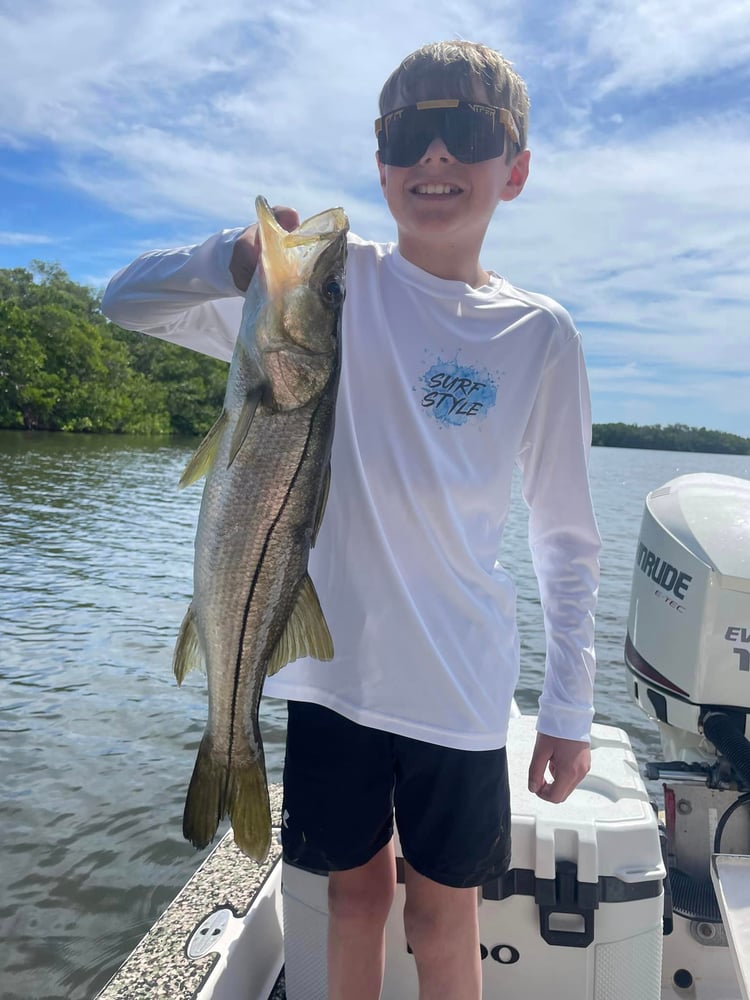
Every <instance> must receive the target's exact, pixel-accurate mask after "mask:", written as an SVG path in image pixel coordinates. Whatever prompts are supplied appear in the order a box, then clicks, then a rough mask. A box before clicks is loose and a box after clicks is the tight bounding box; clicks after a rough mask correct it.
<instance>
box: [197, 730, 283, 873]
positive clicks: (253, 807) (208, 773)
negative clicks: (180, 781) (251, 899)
mask: <svg viewBox="0 0 750 1000" xmlns="http://www.w3.org/2000/svg"><path fill="white" fill-rule="evenodd" d="M243 756H244V755H243ZM227 814H228V815H229V818H230V819H231V821H232V828H233V830H234V841H235V843H236V844H237V846H238V847H239V848H240V850H241V851H243V852H244V853H245V854H247V855H248V856H249V857H251V858H255V860H256V861H261V862H262V861H265V859H266V857H267V856H268V851H269V849H270V846H271V809H270V805H269V801H268V785H267V783H266V772H265V767H264V764H263V757H262V755H261V757H260V758H253V757H245V759H244V760H242V762H241V763H237V762H232V763H231V764H230V765H229V766H227V763H226V761H225V760H223V759H222V758H221V757H219V756H217V755H216V754H215V753H214V751H213V746H212V742H211V739H210V737H209V736H207V735H206V736H204V737H203V739H202V740H201V744H200V747H199V748H198V756H197V758H196V761H195V767H194V769H193V776H192V778H191V779H190V786H189V788H188V793H187V798H186V800H185V812H184V814H183V818H182V832H183V834H184V836H185V839H186V840H189V841H190V843H191V844H192V845H193V846H194V847H197V848H199V849H200V848H203V847H207V846H208V845H209V844H210V843H211V841H212V840H213V839H214V837H215V836H216V831H217V829H218V826H219V823H220V822H221V820H222V819H223V818H224V817H225V816H226V815H227Z"/></svg>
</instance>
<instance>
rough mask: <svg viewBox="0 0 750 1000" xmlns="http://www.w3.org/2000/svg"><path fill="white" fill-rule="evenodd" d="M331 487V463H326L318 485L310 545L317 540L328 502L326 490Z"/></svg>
mask: <svg viewBox="0 0 750 1000" xmlns="http://www.w3.org/2000/svg"><path fill="white" fill-rule="evenodd" d="M330 488H331V463H330V462H329V463H328V466H327V467H326V471H325V472H324V473H323V482H322V484H321V487H320V499H319V500H318V509H317V511H316V513H315V524H314V525H313V533H312V543H311V544H312V545H315V543H316V542H317V540H318V532H319V531H320V526H321V524H322V523H323V515H324V514H325V512H326V504H327V503H328V491H329V490H330Z"/></svg>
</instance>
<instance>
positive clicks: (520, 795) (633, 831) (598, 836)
mask: <svg viewBox="0 0 750 1000" xmlns="http://www.w3.org/2000/svg"><path fill="white" fill-rule="evenodd" d="M535 740H536V716H531V715H525V716H521V717H520V718H517V719H511V720H510V723H509V729H508V743H507V753H508V772H509V777H510V787H511V805H512V810H513V845H512V850H513V856H512V861H511V867H512V868H519V869H528V870H531V871H533V872H534V874H535V876H536V878H537V879H540V878H541V879H554V878H555V873H556V870H557V864H558V862H560V861H569V862H573V863H574V864H575V865H576V866H577V870H578V881H579V882H592V883H593V882H597V881H598V880H599V878H600V877H601V876H614V877H615V878H618V879H620V881H622V882H624V883H635V882H644V881H650V880H654V879H661V878H663V877H664V875H665V870H664V866H663V863H662V858H661V846H660V842H659V828H658V822H657V818H656V814H655V812H654V809H653V807H652V805H651V803H650V801H649V796H648V792H647V790H646V787H645V785H644V783H643V780H642V779H641V776H640V773H639V769H638V763H637V761H636V759H635V756H634V755H633V751H632V748H631V745H630V740H629V739H628V736H627V734H626V733H625V732H624V731H623V730H622V729H616V728H615V727H613V726H603V725H599V724H594V725H593V726H592V729H591V771H590V772H589V774H588V775H587V776H586V777H585V778H584V779H583V781H582V782H581V784H580V785H579V786H578V788H576V790H575V791H574V792H573V793H572V794H571V795H570V796H569V797H568V799H567V800H566V801H565V802H561V803H552V802H546V801H544V800H543V799H540V798H539V797H538V796H536V795H534V794H532V793H531V792H529V790H528V770H529V763H530V762H531V754H532V751H533V748H534V743H535Z"/></svg>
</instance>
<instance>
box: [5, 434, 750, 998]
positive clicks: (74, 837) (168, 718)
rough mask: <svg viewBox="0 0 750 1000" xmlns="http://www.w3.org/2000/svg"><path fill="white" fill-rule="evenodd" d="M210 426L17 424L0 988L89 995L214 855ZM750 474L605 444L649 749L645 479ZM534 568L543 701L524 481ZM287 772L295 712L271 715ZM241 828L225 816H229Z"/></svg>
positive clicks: (9, 567) (517, 558) (609, 574)
mask: <svg viewBox="0 0 750 1000" xmlns="http://www.w3.org/2000/svg"><path fill="white" fill-rule="evenodd" d="M194 446H195V442H194V441H184V442H177V443H175V442H172V441H170V442H164V441H154V440H153V439H135V438H127V439H124V438H119V437H117V438H116V437H83V436H68V435H45V434H33V435H28V434H22V433H7V432H6V433H0V470H1V471H0V551H2V560H1V561H0V733H1V734H2V735H1V736H0V794H1V796H2V812H1V813H0V835H1V841H0V843H1V844H2V850H1V852H0V877H1V878H0V885H2V892H1V893H0V997H2V1000H20V998H24V1000H29V998H34V1000H48V998H55V1000H57V998H66V1000H86V998H89V997H92V996H94V995H95V994H96V992H97V991H98V990H99V989H101V988H102V987H103V986H104V984H105V983H106V982H107V980H108V979H109V977H110V976H111V974H112V973H113V972H114V970H115V969H116V968H117V966H118V965H119V964H120V963H121V962H122V960H123V959H124V958H125V957H126V955H127V954H128V953H129V951H130V950H131V949H132V948H133V947H134V946H135V944H136V943H137V941H138V940H139V938H140V937H141V936H142V935H143V933H144V932H145V931H146V930H147V928H148V927H149V926H150V925H151V924H152V923H153V921H154V920H155V919H156V917H157V916H158V915H159V914H160V913H161V912H162V910H163V909H164V907H165V906H166V905H167V904H168V902H169V901H170V900H171V899H172V898H173V897H174V895H175V894H176V892H177V891H178V889H179V888H180V887H181V886H182V885H183V884H184V882H185V881H186V880H187V879H188V878H189V876H190V875H191V874H192V872H193V871H194V870H195V868H196V867H197V866H198V864H199V863H200V861H201V860H202V859H203V857H204V856H205V852H201V853H200V854H198V853H196V852H195V851H194V850H193V848H192V847H190V845H189V844H187V843H186V842H185V841H184V840H183V839H182V835H181V825H182V808H183V803H184V795H185V790H186V787H187V782H188V780H189V777H190V773H191V771H192V767H193V760H194V756H195V751H196V748H197V744H198V740H199V738H200V734H201V733H202V731H203V726H204V723H205V719H206V707H207V706H206V695H205V680H204V678H203V677H202V676H195V675H194V676H192V677H189V678H188V679H187V680H186V681H185V684H184V685H183V687H182V688H181V689H178V688H177V686H176V684H175V682H174V679H173V677H172V674H171V667H170V664H171V656H172V648H173V645H174V641H175V637H176V634H177V630H178V628H179V624H180V621H181V618H182V615H183V614H184V611H185V609H186V607H187V604H188V602H189V599H190V590H191V566H192V543H193V537H194V533H195V525H196V520H197V515H198V505H199V502H200V488H199V487H193V488H191V489H188V490H185V491H183V492H180V491H178V490H177V489H176V487H175V484H176V482H177V480H178V478H179V475H180V473H181V471H182V469H183V468H184V465H185V462H186V460H187V458H188V456H189V455H190V454H191V452H192V450H193V448H194ZM688 472H723V473H725V474H728V475H734V476H742V477H744V478H748V479H750V458H746V457H734V456H722V455H693V454H682V453H674V452H646V451H628V450H621V449H606V448H597V449H594V452H593V456H592V489H593V493H594V500H595V503H596V508H597V514H598V518H599V524H600V528H601V531H602V535H603V539H604V549H603V553H602V585H601V597H600V604H599V611H598V616H597V649H598V657H599V672H598V678H597V721H600V722H605V723H611V724H615V725H620V726H623V727H624V728H626V729H627V730H628V732H629V734H630V737H631V739H632V741H633V744H634V746H635V749H636V752H637V753H638V754H639V756H641V757H642V759H645V758H646V757H647V756H649V755H651V756H653V755H655V754H656V752H657V749H658V744H657V739H656V733H655V730H654V728H653V726H652V725H651V723H650V722H649V721H648V719H646V718H645V717H644V716H643V715H642V714H641V713H640V711H639V710H638V709H636V708H635V706H633V705H632V704H631V703H630V701H629V699H628V696H627V693H626V690H625V683H624V674H623V668H622V647H623V639H624V629H625V623H626V617H627V609H628V600H629V592H630V577H631V573H632V565H633V557H634V552H635V541H636V538H637V534H638V527H639V524H640V518H641V513H642V508H643V500H644V497H645V494H646V493H647V492H648V491H649V490H651V489H654V488H656V487H657V486H660V485H662V484H663V483H664V482H666V481H667V480H669V479H671V478H673V477H674V476H676V475H682V474H684V473H688ZM503 560H504V562H505V564H506V565H507V566H508V567H509V568H512V569H513V571H514V572H515V574H516V576H517V580H518V585H519V622H520V627H521V634H522V641H523V649H524V662H523V672H522V684H521V687H520V688H519V690H518V693H517V697H518V701H519V704H520V705H521V708H522V709H524V710H526V711H534V709H535V705H536V698H537V694H538V691H539V687H540V682H541V677H542V671H543V664H544V634H543V626H542V620H541V611H540V607H539V598H538V593H537V589H536V583H535V579H534V576H533V571H532V570H531V567H530V562H529V558H528V553H527V550H526V520H525V513H524V507H523V503H522V501H520V499H519V498H518V494H517V492H516V496H515V500H514V506H513V516H512V519H511V522H510V524H509V525H508V529H507V534H506V545H505V551H504V554H503ZM262 722H263V730H264V736H265V740H266V748H267V757H268V769H269V776H270V778H271V779H272V780H279V779H280V776H281V764H282V754H283V733H284V714H283V708H282V707H281V706H280V705H279V703H274V702H270V703H268V704H266V705H265V706H264V709H263V713H262ZM223 829H224V827H222V831H223Z"/></svg>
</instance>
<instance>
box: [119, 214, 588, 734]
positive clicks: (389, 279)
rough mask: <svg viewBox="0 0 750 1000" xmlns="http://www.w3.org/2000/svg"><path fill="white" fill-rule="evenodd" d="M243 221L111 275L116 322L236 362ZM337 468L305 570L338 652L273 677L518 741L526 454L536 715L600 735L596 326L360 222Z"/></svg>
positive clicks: (443, 729)
mask: <svg viewBox="0 0 750 1000" xmlns="http://www.w3.org/2000/svg"><path fill="white" fill-rule="evenodd" d="M240 232H241V230H228V231H225V232H223V233H220V234H218V235H217V236H214V237H212V238H211V239H209V240H208V241H207V242H206V243H204V244H202V245H200V246H198V247H185V248H181V249H178V250H171V251H157V252H154V253H150V254H145V255H144V256H143V257H141V258H139V259H138V260H136V261H135V262H134V263H133V264H131V265H130V266H129V267H127V268H125V269H124V270H123V271H120V272H119V273H118V274H117V275H116V276H115V277H114V278H113V279H112V281H111V282H110V285H109V287H108V289H107V291H106V294H105V297H104V301H103V305H102V309H103V312H104V313H105V315H107V316H109V318H110V319H112V320H114V321H115V322H116V323H118V324H119V325H120V326H123V327H127V328H129V329H134V330H140V331H142V332H144V333H148V334H152V335H154V336H158V337H163V338H165V339H167V340H171V341H175V342H177V343H180V344H183V345H185V346H187V347H190V348H193V349H194V350H198V351H202V352H204V353H206V354H210V355H213V356H215V357H218V358H223V359H225V360H229V358H230V357H231V354H232V350H233V346H234V341H235V338H236V335H237V330H238V328H239V320H240V314H241V308H242V302H243V299H242V297H241V296H240V294H239V293H238V291H237V290H236V288H235V287H234V285H233V283H232V279H231V276H230V274H229V270H228V264H229V259H230V256H231V252H232V247H233V244H234V241H235V239H236V238H237V235H238V234H239V233H240ZM342 352H343V365H342V374H341V383H340V389H339V395H338V401H337V410H336V430H335V435H334V445H333V455H332V478H331V488H330V493H329V497H328V504H327V508H326V513H325V517H324V519H323V524H322V526H321V529H320V534H319V536H318V540H317V544H316V546H315V548H314V549H313V550H312V552H311V554H310V562H309V570H310V575H311V577H312V579H313V581H314V583H315V587H316V589H317V591H318V595H319V597H320V601H321V606H322V608H323V612H324V614H325V617H326V620H327V622H328V625H329V628H330V631H331V635H332V637H333V642H334V648H335V654H334V659H333V661H332V662H326V663H321V662H317V661H315V660H311V659H301V660H297V661H296V662H294V663H290V664H288V665H287V666H285V667H284V669H283V670H282V671H281V672H280V673H279V674H277V675H276V676H275V677H273V678H269V679H268V680H267V681H266V686H265V693H266V694H270V695H273V696H275V697H279V698H286V699H291V700H300V701H312V702H315V703H318V704H321V705H325V706H327V707H329V708H331V709H333V710H334V711H337V712H339V713H340V714H342V715H344V716H346V717H348V718H350V719H352V720H354V721H355V722H358V723H360V724H363V725H366V726H373V727H376V728H379V729H383V730H386V731H389V732H394V733H398V734H401V735H404V736H408V737H412V738H414V739H419V740H427V741H429V742H432V743H437V744H440V745H443V746H449V747H455V748H457V749H465V750H486V749H492V748H495V747H501V746H503V745H504V744H505V740H506V731H507V720H508V715H509V711H510V705H511V702H512V698H513V692H514V690H515V686H516V683H517V680H518V674H519V638H518V631H517V627H516V615H515V603H516V592H515V586H514V584H513V581H512V579H511V577H510V575H509V574H508V573H507V572H506V571H505V569H504V568H503V567H502V566H501V564H500V562H499V561H498V557H499V553H500V549H501V542H502V535H503V528H504V525H505V522H506V518H507V514H508V508H509V502H510V491H511V479H512V474H513V469H514V465H515V464H517V465H518V466H519V467H520V469H521V474H522V484H523V494H524V497H525V499H526V501H527V503H528V505H529V509H530V516H529V543H530V546H531V551H532V556H533V563H534V568H535V571H536V574H537V577H538V581H539V587H540V594H541V598H542V605H543V609H544V618H545V629H546V635H547V663H546V676H545V683H544V689H543V692H542V695H541V698H540V711H539V718H538V723H537V728H538V729H539V731H541V732H544V733H547V734H549V735H552V736H560V737H564V738H567V739H574V740H587V739H588V734H589V728H590V724H591V720H592V717H593V707H592V706H593V678H594V641H593V633H594V607H595V601H596V592H597V583H598V552H599V546H600V541H599V535H598V532H597V528H596V523H595V519H594V514H593V510H592V505H591V498H590V492H589V484H588V473H587V463H588V453H589V444H590V436H591V417H590V405H589V395H588V386H587V381H586V374H585V368H584V362H583V355H582V350H581V342H580V336H579V334H578V333H577V331H576V330H575V328H574V327H573V325H572V322H571V320H570V317H569V316H568V314H567V313H566V312H565V310H564V309H562V307H561V306H559V305H558V304H557V303H556V302H554V301H552V300H551V299H548V298H546V297H544V296H541V295H535V294H531V293H529V292H526V291H522V290H521V289H518V288H514V287H513V286H512V285H510V284H509V283H508V282H507V281H506V280H504V279H503V278H500V277H498V276H497V275H494V274H491V276H490V281H489V283H488V284H487V285H485V286H483V287H481V288H477V289H475V288H471V287H470V286H468V285H466V284H464V283H463V282H460V281H448V280H444V279H441V278H437V277H435V276H434V275H431V274H428V273H427V272H425V271H422V270H421V269H420V268H418V267H416V266H415V265H413V264H411V263H410V262H409V261H407V260H405V259H404V258H403V257H402V256H401V255H400V253H399V251H398V249H397V247H395V246H394V245H393V244H385V245H384V244H376V243H367V242H364V241H362V240H360V239H358V238H357V237H355V236H351V237H350V243H349V258H348V262H347V271H346V300H345V305H344V317H343V325H342Z"/></svg>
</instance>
